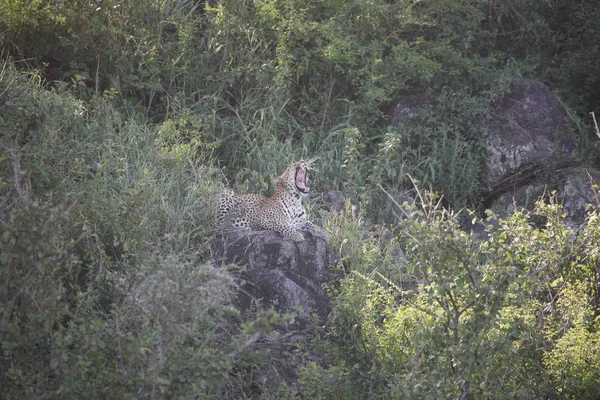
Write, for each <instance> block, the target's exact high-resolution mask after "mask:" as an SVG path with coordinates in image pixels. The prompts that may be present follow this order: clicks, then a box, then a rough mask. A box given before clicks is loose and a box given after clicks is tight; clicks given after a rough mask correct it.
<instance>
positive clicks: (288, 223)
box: [217, 160, 323, 242]
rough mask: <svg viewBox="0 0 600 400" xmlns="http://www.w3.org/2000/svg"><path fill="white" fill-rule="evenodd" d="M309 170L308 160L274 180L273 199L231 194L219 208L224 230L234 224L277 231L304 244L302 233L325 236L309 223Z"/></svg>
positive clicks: (224, 196)
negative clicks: (305, 201) (306, 200)
mask: <svg viewBox="0 0 600 400" xmlns="http://www.w3.org/2000/svg"><path fill="white" fill-rule="evenodd" d="M308 170H309V163H308V162H306V161H304V160H300V161H297V162H295V163H293V164H291V165H290V166H288V167H287V168H286V170H285V171H284V172H283V173H282V174H281V175H280V176H278V177H275V178H273V179H271V182H272V183H273V184H274V185H275V192H274V193H273V195H272V196H271V197H264V196H261V195H257V194H242V195H235V194H234V193H233V192H231V191H229V192H227V193H226V194H224V195H223V196H222V197H221V198H220V199H219V202H218V206H217V212H218V214H217V219H218V223H219V225H220V226H221V227H222V228H224V227H226V225H227V223H230V224H231V227H233V228H234V229H242V230H254V231H257V230H273V231H275V232H277V233H279V234H280V235H281V236H283V237H284V238H288V239H292V240H294V241H295V242H302V241H304V235H303V233H302V232H311V233H312V234H313V235H315V236H323V234H321V230H320V229H319V228H317V227H316V226H315V225H313V224H312V222H310V221H309V219H308V214H307V212H306V210H305V209H304V206H303V205H302V200H303V199H304V198H306V197H307V196H308V194H309V192H310V188H309V187H308V186H306V185H307V183H308Z"/></svg>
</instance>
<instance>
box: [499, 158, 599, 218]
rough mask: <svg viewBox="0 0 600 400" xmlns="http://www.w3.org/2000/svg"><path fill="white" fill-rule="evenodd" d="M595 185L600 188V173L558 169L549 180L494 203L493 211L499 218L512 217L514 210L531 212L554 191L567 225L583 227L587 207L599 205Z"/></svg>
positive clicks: (515, 190) (521, 188)
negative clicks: (519, 209)
mask: <svg viewBox="0 0 600 400" xmlns="http://www.w3.org/2000/svg"><path fill="white" fill-rule="evenodd" d="M594 185H600V170H597V169H593V168H585V167H567V168H559V169H557V170H556V171H554V174H553V176H552V177H550V178H544V177H540V178H536V179H534V180H532V181H531V182H529V183H527V184H524V185H521V186H515V187H514V188H512V189H511V190H507V191H505V192H504V193H503V194H501V195H500V196H498V197H497V198H496V199H495V200H494V202H493V203H492V209H493V210H494V211H495V212H497V213H499V214H500V215H505V214H509V213H511V212H512V211H514V210H515V208H517V209H518V208H528V209H530V208H532V206H533V205H534V204H535V202H536V201H537V200H538V199H540V198H544V197H545V198H547V197H548V196H549V195H550V193H551V192H552V191H556V201H557V202H558V203H559V204H562V206H563V210H564V212H565V214H566V216H565V219H566V221H567V222H568V223H574V224H580V223H582V222H583V221H584V219H585V217H586V207H587V205H588V204H594V205H600V199H599V197H600V195H599V194H598V191H597V190H596V189H594V187H593V186H594Z"/></svg>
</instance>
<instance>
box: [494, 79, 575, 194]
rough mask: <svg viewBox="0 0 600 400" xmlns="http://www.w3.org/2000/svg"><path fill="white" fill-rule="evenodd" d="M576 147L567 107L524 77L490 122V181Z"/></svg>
mask: <svg viewBox="0 0 600 400" xmlns="http://www.w3.org/2000/svg"><path fill="white" fill-rule="evenodd" d="M574 149H575V141H574V137H573V133H572V132H571V129H570V127H569V124H568V119H567V112H566V111H565V109H564V107H563V106H562V105H561V104H560V102H559V101H558V99H557V98H556V97H555V96H554V94H552V92H551V91H550V89H549V88H548V87H547V86H546V85H544V84H543V83H541V82H539V81H535V80H531V79H523V80H522V81H520V82H519V83H517V84H516V85H515V86H514V87H513V89H512V90H511V91H510V92H509V93H508V94H506V95H505V96H504V98H503V99H502V101H501V102H500V104H499V105H498V107H497V109H496V111H495V113H494V116H493V118H492V121H491V122H490V125H489V134H488V138H487V150H488V161H487V168H488V178H489V182H490V184H491V185H492V186H493V185H494V184H495V183H497V182H499V181H500V180H501V179H502V178H504V177H506V175H508V174H510V173H512V172H514V171H517V170H519V169H520V168H522V167H524V166H526V165H528V164H532V163H533V164H538V163H543V162H544V160H547V159H548V158H550V157H556V158H557V159H560V158H565V157H570V156H571V155H572V153H573V151H574Z"/></svg>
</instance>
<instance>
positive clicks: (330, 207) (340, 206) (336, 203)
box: [322, 190, 346, 213]
mask: <svg viewBox="0 0 600 400" xmlns="http://www.w3.org/2000/svg"><path fill="white" fill-rule="evenodd" d="M322 203H323V208H324V209H325V210H327V211H329V212H336V213H339V212H340V211H344V210H345V209H346V196H345V195H344V193H342V192H341V191H339V190H329V191H328V192H327V193H325V194H324V195H323V199H322Z"/></svg>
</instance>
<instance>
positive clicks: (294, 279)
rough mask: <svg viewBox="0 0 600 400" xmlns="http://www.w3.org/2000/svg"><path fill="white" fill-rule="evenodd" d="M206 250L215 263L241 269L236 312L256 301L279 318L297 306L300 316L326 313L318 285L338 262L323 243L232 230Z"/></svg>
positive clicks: (327, 305)
mask: <svg viewBox="0 0 600 400" xmlns="http://www.w3.org/2000/svg"><path fill="white" fill-rule="evenodd" d="M212 250H213V260H214V261H215V262H216V263H218V264H237V265H240V266H241V267H242V274H241V279H240V282H239V284H240V292H239V301H240V303H241V306H242V307H244V308H249V307H251V306H252V304H253V303H256V302H258V303H259V304H260V305H262V306H264V307H267V308H268V307H270V306H274V307H275V309H277V310H278V311H279V312H282V313H285V312H294V311H296V310H297V309H298V307H301V308H302V310H303V313H302V314H301V316H307V315H308V314H311V313H316V314H317V315H318V316H319V317H321V318H326V317H327V315H328V314H329V311H330V302H329V298H328V297H327V295H326V294H325V293H324V291H323V288H322V286H323V284H325V283H327V282H329V280H330V278H331V267H333V266H334V265H335V264H336V263H337V261H338V257H337V256H336V254H335V253H334V252H333V249H332V248H331V246H330V245H329V243H327V241H326V240H325V239H324V238H322V237H318V236H312V235H310V234H308V233H305V240H304V241H303V242H300V243H298V242H294V241H293V240H291V239H286V238H283V237H282V236H280V235H279V234H278V233H276V232H273V231H253V232H243V231H232V232H226V233H221V234H219V235H217V237H216V238H215V240H214V241H213V243H212Z"/></svg>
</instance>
